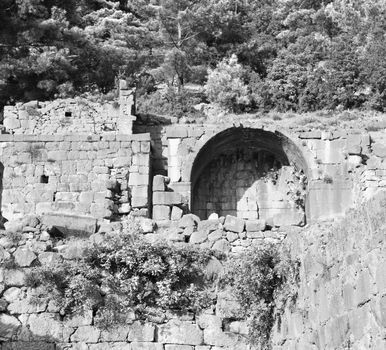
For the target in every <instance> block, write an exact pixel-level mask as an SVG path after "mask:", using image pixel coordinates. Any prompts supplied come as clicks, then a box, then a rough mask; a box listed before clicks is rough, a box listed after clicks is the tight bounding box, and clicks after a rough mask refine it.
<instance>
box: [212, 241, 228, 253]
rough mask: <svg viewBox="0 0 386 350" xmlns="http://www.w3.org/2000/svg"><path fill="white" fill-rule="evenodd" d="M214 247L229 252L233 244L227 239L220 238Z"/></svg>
mask: <svg viewBox="0 0 386 350" xmlns="http://www.w3.org/2000/svg"><path fill="white" fill-rule="evenodd" d="M212 249H214V250H219V251H221V252H223V253H228V252H229V251H230V250H231V246H230V244H229V242H228V241H227V240H226V239H220V240H218V241H216V242H215V243H214V244H213V246H212Z"/></svg>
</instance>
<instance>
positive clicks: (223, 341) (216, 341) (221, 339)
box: [204, 328, 245, 350]
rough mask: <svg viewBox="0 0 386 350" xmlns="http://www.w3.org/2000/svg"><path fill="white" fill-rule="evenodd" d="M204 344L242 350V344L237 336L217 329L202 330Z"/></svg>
mask: <svg viewBox="0 0 386 350" xmlns="http://www.w3.org/2000/svg"><path fill="white" fill-rule="evenodd" d="M204 342H205V344H209V345H214V346H219V347H228V348H231V349H240V350H241V349H242V347H241V346H242V345H241V344H243V342H242V338H241V337H240V336H239V335H236V334H233V333H228V332H223V331H222V330H221V329H218V328H206V329H204ZM244 346H245V343H244Z"/></svg>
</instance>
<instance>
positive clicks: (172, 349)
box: [165, 344, 195, 350]
mask: <svg viewBox="0 0 386 350" xmlns="http://www.w3.org/2000/svg"><path fill="white" fill-rule="evenodd" d="M194 349H195V347H194V346H190V345H168V344H166V345H165V350H194Z"/></svg>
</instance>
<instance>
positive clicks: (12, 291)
mask: <svg viewBox="0 0 386 350" xmlns="http://www.w3.org/2000/svg"><path fill="white" fill-rule="evenodd" d="M21 294H22V291H21V289H20V288H17V287H11V288H8V289H7V290H6V291H5V292H4V293H3V298H4V299H5V300H6V301H7V302H8V303H12V302H14V301H16V300H18V299H19V298H20V296H21Z"/></svg>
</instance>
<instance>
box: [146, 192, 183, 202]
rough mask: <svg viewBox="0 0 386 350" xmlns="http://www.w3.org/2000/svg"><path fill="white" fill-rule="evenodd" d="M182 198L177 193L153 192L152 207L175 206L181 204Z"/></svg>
mask: <svg viewBox="0 0 386 350" xmlns="http://www.w3.org/2000/svg"><path fill="white" fill-rule="evenodd" d="M182 202H183V200H182V196H181V194H179V193H177V192H154V193H153V204H154V205H175V204H177V205H178V204H182Z"/></svg>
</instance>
